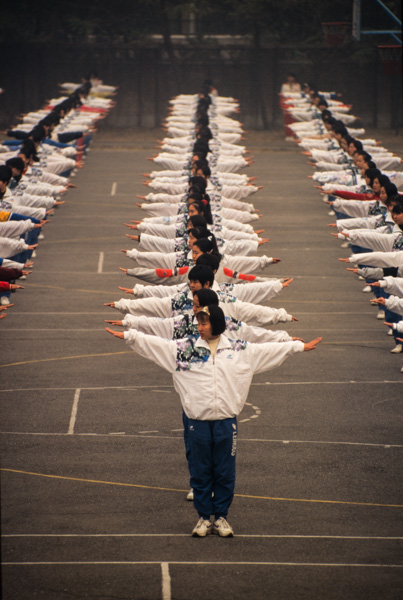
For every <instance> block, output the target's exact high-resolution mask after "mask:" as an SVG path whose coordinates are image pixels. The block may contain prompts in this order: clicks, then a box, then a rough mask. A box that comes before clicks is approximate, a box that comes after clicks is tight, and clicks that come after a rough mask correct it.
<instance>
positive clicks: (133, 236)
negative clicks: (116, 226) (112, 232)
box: [125, 233, 140, 242]
mask: <svg viewBox="0 0 403 600" xmlns="http://www.w3.org/2000/svg"><path fill="white" fill-rule="evenodd" d="M125 236H126V237H128V238H130V239H131V240H134V241H135V242H138V241H139V237H140V236H138V235H130V233H126V234H125Z"/></svg>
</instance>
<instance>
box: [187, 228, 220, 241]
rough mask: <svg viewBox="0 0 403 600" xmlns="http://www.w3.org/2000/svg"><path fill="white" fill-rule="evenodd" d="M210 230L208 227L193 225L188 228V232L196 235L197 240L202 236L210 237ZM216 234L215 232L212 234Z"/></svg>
mask: <svg viewBox="0 0 403 600" xmlns="http://www.w3.org/2000/svg"><path fill="white" fill-rule="evenodd" d="M210 233H211V232H210V231H209V230H208V229H207V228H206V227H191V228H190V229H189V230H188V234H189V235H192V236H193V237H195V238H196V239H197V240H201V238H207V239H208V238H209V237H210ZM212 235H214V234H212Z"/></svg>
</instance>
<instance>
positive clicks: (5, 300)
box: [0, 296, 10, 306]
mask: <svg viewBox="0 0 403 600" xmlns="http://www.w3.org/2000/svg"><path fill="white" fill-rule="evenodd" d="M0 304H1V306H8V305H9V304H10V300H9V299H8V298H7V296H2V297H1V300H0Z"/></svg>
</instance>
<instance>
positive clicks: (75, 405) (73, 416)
mask: <svg viewBox="0 0 403 600" xmlns="http://www.w3.org/2000/svg"><path fill="white" fill-rule="evenodd" d="M80 392H81V389H80V388H78V389H76V391H75V393H74V400H73V408H72V409H71V415H70V423H69V428H68V431H67V435H73V433H74V426H75V424H76V418H77V409H78V401H79V399H80Z"/></svg>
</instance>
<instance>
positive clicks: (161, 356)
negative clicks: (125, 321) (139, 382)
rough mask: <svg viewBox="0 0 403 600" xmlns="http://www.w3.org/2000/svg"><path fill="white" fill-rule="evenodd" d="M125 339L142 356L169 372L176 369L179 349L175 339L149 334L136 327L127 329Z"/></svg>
mask: <svg viewBox="0 0 403 600" xmlns="http://www.w3.org/2000/svg"><path fill="white" fill-rule="evenodd" d="M124 339H125V341H126V343H127V344H128V345H129V347H130V348H131V349H132V350H134V351H135V352H137V354H140V356H143V357H144V358H148V359H149V360H151V361H152V362H154V363H156V364H157V365H159V366H160V367H162V368H163V369H165V370H166V371H168V372H169V373H173V372H174V371H175V369H176V354H177V349H176V344H175V342H174V341H172V340H165V339H163V338H159V337H156V336H154V335H147V334H146V333H141V331H136V330H135V329H129V331H125V332H124Z"/></svg>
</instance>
